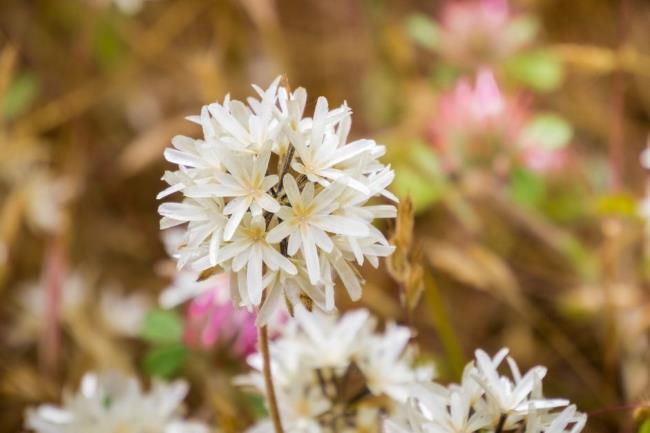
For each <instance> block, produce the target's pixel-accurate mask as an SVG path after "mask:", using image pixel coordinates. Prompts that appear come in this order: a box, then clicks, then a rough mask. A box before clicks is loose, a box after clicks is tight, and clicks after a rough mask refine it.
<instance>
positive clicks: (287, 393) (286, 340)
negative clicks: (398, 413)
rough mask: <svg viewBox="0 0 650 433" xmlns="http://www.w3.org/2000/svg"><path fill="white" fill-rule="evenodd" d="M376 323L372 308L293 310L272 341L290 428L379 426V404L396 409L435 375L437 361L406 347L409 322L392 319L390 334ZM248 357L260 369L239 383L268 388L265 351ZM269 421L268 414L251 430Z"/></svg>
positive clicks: (317, 429)
mask: <svg viewBox="0 0 650 433" xmlns="http://www.w3.org/2000/svg"><path fill="white" fill-rule="evenodd" d="M375 328H376V321H375V320H374V318H373V317H371V316H370V314H369V313H368V311H366V310H356V311H352V312H348V313H346V314H344V315H343V316H341V317H337V316H335V315H326V314H324V313H322V312H316V311H315V312H312V313H309V312H307V311H306V310H305V309H304V308H303V307H302V306H298V307H297V308H296V312H295V317H294V318H293V319H290V320H289V322H288V323H287V325H286V328H285V330H284V332H283V333H282V335H281V336H280V337H279V338H278V339H277V340H275V341H273V342H272V343H271V346H270V352H271V371H272V373H273V378H274V384H275V391H276V394H277V399H278V402H279V405H280V413H281V417H282V420H283V424H284V427H285V429H286V431H290V432H294V431H297V432H330V431H337V430H338V431H350V432H352V431H361V430H363V428H362V427H365V428H367V430H368V431H374V430H376V429H377V428H378V427H379V426H378V413H379V411H384V410H388V411H391V410H392V407H393V404H394V403H397V402H398V401H400V400H401V399H402V397H404V396H405V395H406V391H407V390H408V389H410V387H412V386H414V385H415V384H416V383H419V382H420V381H424V382H426V381H430V380H431V374H432V370H431V368H428V369H418V368H414V366H413V358H412V356H411V355H412V354H411V353H410V352H409V351H408V350H406V349H405V346H406V343H407V342H408V340H409V338H410V337H411V333H410V332H409V330H408V329H407V328H404V327H400V326H396V325H389V328H388V330H387V332H386V333H384V334H381V333H377V332H375ZM248 362H249V364H250V365H251V366H252V367H253V368H254V369H255V370H256V372H254V373H251V374H249V375H247V376H243V377H239V378H237V379H236V383H238V384H240V385H248V386H252V387H253V388H255V389H256V390H257V391H258V392H260V393H264V392H265V387H264V379H263V376H262V374H261V371H262V358H261V355H260V354H254V355H251V356H250V357H249V359H248ZM264 395H266V394H264ZM374 397H382V398H374ZM396 398H397V399H398V401H395V400H394V399H396ZM404 400H405V399H404ZM386 401H389V403H388V404H386V403H385V402H386ZM381 402H384V403H381ZM269 429H270V424H268V423H267V421H263V422H262V423H260V424H258V425H257V426H256V427H254V428H253V429H251V430H249V433H251V432H267V431H270V430H269ZM355 429H356V430H355Z"/></svg>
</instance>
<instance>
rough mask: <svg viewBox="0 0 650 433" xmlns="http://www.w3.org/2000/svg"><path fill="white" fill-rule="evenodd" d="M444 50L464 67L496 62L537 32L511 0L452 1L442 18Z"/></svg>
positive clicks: (447, 58)
mask: <svg viewBox="0 0 650 433" xmlns="http://www.w3.org/2000/svg"><path fill="white" fill-rule="evenodd" d="M440 24H441V36H440V39H441V46H440V51H441V54H442V55H443V56H444V57H445V59H446V60H447V61H449V62H450V63H452V64H454V65H456V66H459V67H464V68H475V67H477V66H482V65H493V64H495V63H498V62H499V61H501V60H503V59H505V58H507V57H508V56H510V55H512V54H513V53H515V52H516V51H518V50H519V49H521V48H522V47H524V46H525V45H526V44H528V43H529V42H530V41H531V40H532V39H533V37H534V36H535V34H536V32H537V28H536V24H535V23H534V22H533V21H532V20H531V19H530V18H528V17H526V16H516V15H514V14H513V13H512V11H511V9H510V7H509V5H508V0H472V1H462V2H460V1H449V2H447V6H446V8H445V9H444V11H443V14H442V18H441V22H440Z"/></svg>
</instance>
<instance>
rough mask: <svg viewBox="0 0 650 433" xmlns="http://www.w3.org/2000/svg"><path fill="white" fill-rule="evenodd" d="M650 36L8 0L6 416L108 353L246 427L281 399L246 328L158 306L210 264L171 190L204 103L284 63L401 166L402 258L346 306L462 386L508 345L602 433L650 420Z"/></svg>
mask: <svg viewBox="0 0 650 433" xmlns="http://www.w3.org/2000/svg"><path fill="white" fill-rule="evenodd" d="M648 28H650V2H647V1H646V0H572V1H563V0H510V1H506V0H466V1H460V0H427V1H425V0H417V1H416V0H408V1H397V0H357V1H346V0H329V1H318V0H300V1H294V0H240V1H237V0H214V1H207V0H174V1H172V0H29V1H26V0H3V1H2V2H0V297H1V299H2V302H0V324H1V325H0V343H1V344H0V431H1V432H13V431H19V430H20V429H21V426H22V414H23V411H24V409H25V408H26V407H27V406H30V405H34V404H37V403H40V402H44V401H58V400H59V399H60V396H61V392H62V390H63V389H73V388H75V387H76V385H77V383H78V380H79V378H80V377H81V375H82V374H83V373H84V372H85V371H88V370H90V369H117V370H122V371H126V372H130V373H134V374H138V375H140V376H141V377H143V378H147V377H151V376H162V377H177V376H182V377H185V378H187V379H188V380H189V381H190V382H191V383H192V385H193V391H192V394H191V396H190V399H189V404H188V409H189V412H190V413H192V414H195V415H196V416H197V417H199V418H203V419H205V420H210V421H211V422H212V423H213V425H216V426H218V427H219V428H220V429H221V430H223V431H224V432H239V431H242V430H243V428H245V427H246V426H248V425H250V424H251V422H252V421H253V420H254V419H255V418H256V417H257V416H259V413H260V410H262V409H261V402H260V401H259V400H258V399H255V398H253V397H250V396H247V395H245V394H243V393H241V392H240V391H238V390H237V389H235V388H234V387H233V386H232V385H231V384H230V379H231V378H232V376H233V375H235V374H237V373H241V372H242V371H245V370H246V367H245V362H244V361H243V355H244V352H245V351H243V350H234V349H233V348H234V347H235V346H234V345H233V344H232V343H233V340H232V338H233V336H232V335H229V336H227V337H222V338H221V339H213V340H214V341H204V340H201V342H200V343H197V341H196V338H192V336H193V335H195V334H196V332H200V328H201V326H204V325H205V324H204V323H203V322H201V320H198V322H197V321H196V320H195V321H192V320H190V319H191V317H190V315H189V313H188V312H187V310H186V308H184V307H178V308H176V309H173V310H161V309H160V307H158V296H159V294H160V293H161V291H162V290H163V289H164V288H166V287H169V286H173V287H182V286H183V285H184V284H187V285H191V284H192V281H184V280H183V278H182V276H179V275H178V274H176V271H175V269H174V265H173V264H172V263H171V262H170V261H169V260H168V258H167V255H166V253H165V246H164V240H163V238H162V237H161V233H160V231H159V228H158V214H157V210H156V209H157V206H158V202H157V201H156V194H157V193H158V192H159V191H160V190H162V189H163V187H164V185H163V182H162V181H161V180H160V177H161V176H162V174H163V172H164V170H165V169H166V168H167V169H168V168H169V167H168V165H167V164H166V163H165V162H164V161H163V158H162V153H163V149H164V148H165V147H167V146H168V144H169V141H170V139H171V137H172V136H174V135H177V134H186V135H193V136H199V134H200V130H199V129H198V128H197V127H196V126H194V125H193V124H191V123H190V122H187V121H185V120H184V117H186V116H188V115H193V114H197V113H198V112H199V111H200V107H201V106H202V105H204V104H207V103H209V102H212V101H215V100H222V99H223V98H224V96H225V95H226V93H230V94H231V95H232V96H233V97H236V98H245V97H247V96H249V95H251V94H252V89H251V88H250V83H257V84H259V85H261V86H262V87H265V86H267V85H268V84H269V83H270V82H271V81H272V80H273V79H274V78H275V77H276V76H277V75H279V74H286V75H287V77H288V79H289V81H290V83H291V85H292V87H298V86H302V87H305V88H306V89H307V91H308V94H309V101H308V105H307V112H308V113H309V112H311V111H312V110H313V106H314V102H315V100H316V97H317V96H319V95H324V96H327V97H328V98H329V100H330V104H331V105H335V104H336V105H338V104H341V103H343V102H344V101H347V103H348V104H349V105H350V106H351V107H352V109H353V112H354V122H353V126H352V135H353V137H361V136H367V137H371V138H374V139H376V140H377V141H378V142H381V143H383V144H385V145H386V146H387V155H386V157H385V158H386V161H387V162H390V163H391V164H392V166H393V168H394V169H395V170H396V173H397V177H396V180H395V183H394V186H393V189H394V191H395V192H396V193H397V194H398V195H399V196H400V197H401V198H402V206H401V209H400V218H399V220H398V222H397V223H396V224H391V225H387V226H385V227H382V229H383V230H386V231H387V232H389V233H392V239H393V242H394V243H395V244H396V245H397V247H398V249H397V252H396V255H395V257H394V258H393V259H391V260H390V262H389V263H388V264H387V266H384V265H383V264H382V266H380V267H379V269H377V270H375V269H372V268H369V269H367V270H366V269H364V272H365V276H366V279H367V284H366V286H365V290H364V296H363V299H362V301H361V304H354V305H353V304H352V303H350V302H349V300H348V299H347V298H346V296H345V295H341V299H340V301H339V302H338V305H343V306H344V307H343V308H344V309H345V308H354V307H359V306H361V305H362V306H365V307H367V308H369V309H370V310H372V311H373V312H374V313H375V314H377V315H378V316H380V317H381V318H382V319H385V320H396V321H398V322H400V323H405V324H408V325H410V326H412V327H414V328H415V329H417V330H418V335H417V342H418V343H419V345H420V348H421V350H420V356H421V357H422V358H423V359H433V360H434V361H435V362H436V363H437V366H438V370H439V379H440V380H441V381H443V382H447V381H450V380H453V379H456V378H458V377H459V375H460V373H461V371H462V367H463V365H464V363H465V362H466V361H467V360H469V359H471V357H472V353H473V350H474V349H475V348H477V347H482V348H485V349H486V350H488V351H490V352H494V351H495V350H497V349H498V348H500V347H502V346H509V347H510V348H511V350H512V352H513V354H514V356H515V358H516V359H518V360H519V362H520V365H523V366H526V367H530V366H532V365H535V364H543V365H546V366H548V367H549V374H548V376H547V380H546V382H545V383H547V389H546V390H545V391H546V394H547V395H549V396H556V395H557V396H566V397H568V398H570V399H571V400H573V401H574V402H575V403H576V404H577V405H578V407H579V408H580V409H581V410H582V411H585V412H587V413H588V414H589V415H590V420H589V423H588V425H587V431H593V432H615V431H620V432H633V431H639V432H641V431H643V432H648V431H650V421H648V420H649V419H650V409H648V407H649V406H648V399H649V398H650V292H649V287H650V286H649V282H650V281H649V279H650V266H649V264H650V262H649V260H650V229H649V228H648V223H647V219H648V218H650V201H645V196H646V192H648V193H650V182H649V181H650V177H648V175H649V173H648V169H650V153H646V154H643V151H644V149H645V148H646V138H647V135H648V133H649V132H650V123H649V120H650V35H649V33H648ZM166 241H167V242H171V240H170V239H166ZM197 329H198V330H197Z"/></svg>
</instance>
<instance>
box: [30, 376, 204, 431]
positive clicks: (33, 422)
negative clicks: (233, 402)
mask: <svg viewBox="0 0 650 433" xmlns="http://www.w3.org/2000/svg"><path fill="white" fill-rule="evenodd" d="M187 391H188V386H187V384H186V383H185V382H183V381H176V382H172V383H163V382H154V383H153V385H152V388H151V390H150V391H149V392H143V390H142V389H141V387H140V384H139V383H138V381H137V380H136V379H134V378H128V377H125V376H121V375H118V374H101V375H98V374H94V373H88V374H86V375H85V376H84V377H83V379H82V381H81V385H80V389H79V392H78V393H77V394H72V395H71V394H65V395H64V398H63V405H62V407H57V406H54V405H49V404H44V405H41V406H39V407H38V408H36V409H30V410H28V411H27V417H26V422H25V427H26V428H27V429H29V430H31V431H35V432H37V433H82V432H83V433H116V432H120V433H209V431H210V429H209V428H208V427H207V426H205V425H204V424H202V423H200V422H195V421H186V420H184V419H183V418H182V417H181V416H180V415H181V402H182V401H183V399H184V398H185V396H186V394H187Z"/></svg>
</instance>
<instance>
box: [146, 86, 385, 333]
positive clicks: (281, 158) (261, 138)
mask: <svg viewBox="0 0 650 433" xmlns="http://www.w3.org/2000/svg"><path fill="white" fill-rule="evenodd" d="M253 87H254V89H255V91H256V92H257V94H258V98H254V97H251V98H248V100H247V104H245V103H243V102H240V101H237V100H232V99H230V97H229V96H227V97H226V98H225V99H224V101H223V103H221V104H219V103H213V104H209V105H207V106H205V107H203V108H202V110H201V114H200V115H199V116H193V117H190V118H189V120H191V121H193V122H195V123H197V124H199V125H200V126H201V128H202V130H203V137H201V138H199V139H194V138H190V137H183V136H177V137H174V139H173V140H172V146H173V147H172V148H170V149H167V150H166V151H165V158H166V159H167V160H168V161H169V162H172V163H174V164H176V165H178V169H177V170H176V171H168V172H166V173H165V175H164V176H163V180H164V181H165V182H167V183H168V185H169V187H168V188H166V189H165V190H164V191H162V192H161V193H160V194H159V195H158V197H159V198H163V197H167V196H169V195H170V194H174V193H181V194H182V195H183V199H182V201H181V202H169V203H163V204H162V205H161V206H160V208H159V212H160V214H161V216H162V219H161V228H163V229H167V228H171V227H175V226H179V227H182V228H183V229H184V237H183V240H182V242H180V243H179V246H178V247H177V248H176V249H175V250H174V251H173V253H172V255H173V256H174V257H175V258H176V259H177V261H178V265H179V267H181V268H184V267H188V268H191V269H192V270H193V272H195V273H196V274H198V273H201V272H202V271H205V270H206V269H208V268H213V267H219V268H220V270H221V271H225V272H232V273H233V274H234V275H233V276H232V277H231V278H230V281H231V286H232V287H231V292H232V293H233V295H234V296H235V298H236V299H237V301H238V302H239V303H240V304H241V305H243V306H246V307H248V308H250V307H253V306H258V307H261V309H262V310H263V311H264V312H265V314H260V319H259V320H260V323H262V324H263V323H264V322H265V321H266V320H267V318H268V317H269V314H270V310H271V309H272V308H271V306H276V305H278V303H279V300H280V299H283V298H284V299H285V300H287V301H288V302H290V303H295V302H300V300H301V299H304V298H305V297H306V298H310V299H311V301H313V302H314V303H315V304H316V305H317V306H318V307H319V308H325V309H328V310H331V309H333V308H334V286H335V277H336V276H338V277H339V278H340V279H341V281H342V282H343V285H344V286H345V288H346V289H347V291H348V293H349V294H350V296H351V298H352V299H355V300H356V299H358V298H359V297H360V296H361V284H362V282H361V279H360V277H359V275H358V272H357V271H356V269H355V266H354V264H355V262H356V264H357V265H359V266H361V265H362V264H363V263H364V261H365V260H368V261H369V262H370V263H371V264H372V265H373V266H377V265H378V261H379V260H378V259H379V257H385V256H388V255H390V254H391V253H392V252H393V250H394V248H393V247H392V246H391V245H389V244H388V241H387V240H386V238H385V237H384V236H383V234H381V232H380V231H379V230H377V229H376V228H375V227H374V226H373V221H374V220H375V219H377V218H394V217H395V214H396V211H395V207H394V206H392V205H388V204H371V205H368V201H369V200H370V199H371V198H372V197H379V196H383V197H385V198H388V199H390V200H393V201H395V200H396V198H395V197H394V196H393V195H392V194H391V193H390V192H388V191H387V190H386V188H387V187H388V185H389V184H390V183H391V182H392V180H393V178H394V173H393V171H392V170H391V169H390V167H387V166H385V165H383V164H382V163H381V162H380V161H379V160H378V158H379V157H381V156H382V155H383V154H384V152H385V149H384V147H383V146H379V145H377V144H376V143H375V142H374V141H372V140H368V139H360V140H356V141H352V142H348V134H349V132H350V127H351V111H350V109H349V108H348V107H347V105H345V104H343V105H342V106H341V107H338V108H335V109H333V110H330V109H329V106H328V103H327V100H326V99H325V98H322V97H321V98H319V99H318V101H317V103H316V108H315V111H314V115H313V117H308V116H305V115H304V109H305V105H306V99H307V95H306V92H305V90H304V89H297V90H296V91H294V92H291V91H290V90H289V89H287V88H286V87H285V86H282V85H280V79H279V78H278V79H276V80H275V81H274V82H273V83H272V84H271V85H270V86H269V87H268V89H261V88H259V87H257V86H253ZM265 291H266V295H264V292H265ZM262 299H266V302H267V303H268V306H266V307H264V306H261V305H260V304H261V300H262Z"/></svg>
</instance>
